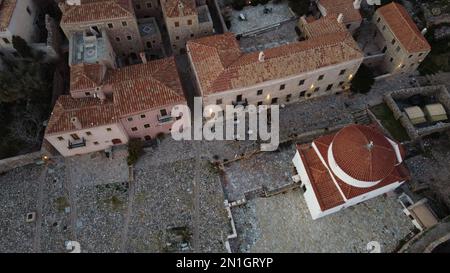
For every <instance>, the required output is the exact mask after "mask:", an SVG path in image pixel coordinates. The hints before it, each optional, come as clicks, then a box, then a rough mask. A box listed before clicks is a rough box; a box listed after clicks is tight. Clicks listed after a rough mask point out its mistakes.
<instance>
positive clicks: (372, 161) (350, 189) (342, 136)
mask: <svg viewBox="0 0 450 273" xmlns="http://www.w3.org/2000/svg"><path fill="white" fill-rule="evenodd" d="M404 157H405V151H404V149H403V148H402V146H401V144H400V143H398V142H396V141H394V140H391V139H389V138H388V137H386V136H384V134H383V133H382V131H381V130H380V129H379V128H378V127H377V126H376V125H370V126H364V125H350V126H347V127H345V128H343V129H341V130H340V131H338V132H337V133H335V134H330V135H325V136H322V137H320V138H318V139H316V140H314V141H313V142H312V143H311V144H304V145H297V152H296V154H295V156H294V159H293V160H292V162H293V163H294V166H295V169H296V171H297V173H298V177H300V181H301V186H302V188H303V191H304V196H305V200H306V203H307V205H308V208H309V211H310V213H311V216H312V218H313V219H317V218H320V217H323V216H325V215H328V214H331V213H334V212H337V211H339V210H341V209H344V208H346V207H349V206H352V205H355V204H358V203H360V202H362V201H365V200H368V199H370V198H374V197H376V196H378V195H382V194H384V193H387V192H389V191H392V190H394V189H395V188H397V187H398V186H400V185H401V184H402V183H404V182H405V181H407V180H408V179H409V172H408V170H407V169H406V167H405V166H404V164H403V159H404Z"/></svg>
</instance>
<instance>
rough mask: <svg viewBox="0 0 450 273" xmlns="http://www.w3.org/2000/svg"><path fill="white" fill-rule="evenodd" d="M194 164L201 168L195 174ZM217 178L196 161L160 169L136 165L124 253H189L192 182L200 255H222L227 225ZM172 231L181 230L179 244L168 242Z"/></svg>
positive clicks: (191, 219)
mask: <svg viewBox="0 0 450 273" xmlns="http://www.w3.org/2000/svg"><path fill="white" fill-rule="evenodd" d="M149 162H150V165H148V163H149ZM196 164H200V167H198V168H195V166H196ZM216 172H217V171H216V170H215V168H213V167H212V165H210V164H209V163H208V162H206V161H202V162H197V163H196V161H195V159H187V160H180V161H176V162H171V163H161V164H159V165H157V164H155V162H152V160H150V161H146V160H145V159H143V160H142V161H140V162H139V163H138V164H137V165H136V170H135V173H136V175H135V183H136V195H135V202H134V204H135V207H134V208H133V212H134V213H133V216H132V219H131V223H130V232H129V244H128V246H127V251H133V252H183V251H188V252H190V251H192V235H193V230H194V228H193V220H194V219H193V217H194V199H193V190H194V189H193V180H194V177H195V178H196V179H197V180H196V182H197V183H198V189H199V190H198V191H199V192H198V195H199V223H200V226H199V236H198V237H199V252H205V251H214V252H223V251H225V248H224V246H223V238H225V237H226V235H227V234H228V232H229V231H228V230H227V228H228V225H227V223H228V220H227V217H226V214H225V209H224V205H223V194H222V189H221V186H220V182H219V180H218V174H217V173H216ZM175 229H176V230H184V233H183V234H182V236H181V237H182V238H178V239H177V238H176V236H175V238H172V236H171V231H172V230H175ZM178 235H179V234H178ZM183 244H187V245H190V247H185V248H184V247H183V246H182V245H183ZM183 248H184V250H183Z"/></svg>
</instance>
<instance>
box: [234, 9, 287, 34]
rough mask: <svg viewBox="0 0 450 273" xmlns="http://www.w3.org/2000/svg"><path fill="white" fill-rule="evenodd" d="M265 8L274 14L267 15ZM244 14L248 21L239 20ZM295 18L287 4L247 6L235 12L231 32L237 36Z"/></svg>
mask: <svg viewBox="0 0 450 273" xmlns="http://www.w3.org/2000/svg"><path fill="white" fill-rule="evenodd" d="M264 7H267V8H268V9H272V12H270V13H268V14H265V13H264ZM240 14H244V16H245V17H246V18H247V21H241V20H239V15H240ZM293 16H295V15H294V14H292V13H291V11H290V10H289V8H288V4H287V2H281V3H279V4H273V3H272V2H269V3H268V4H267V5H264V6H263V5H258V6H256V7H254V6H246V7H244V8H243V9H242V10H240V11H238V10H233V13H232V16H231V28H230V31H231V32H234V33H236V34H242V33H245V32H248V31H252V30H255V29H259V28H264V27H267V26H270V25H274V24H277V23H280V22H282V21H285V20H287V19H289V18H291V17H293Z"/></svg>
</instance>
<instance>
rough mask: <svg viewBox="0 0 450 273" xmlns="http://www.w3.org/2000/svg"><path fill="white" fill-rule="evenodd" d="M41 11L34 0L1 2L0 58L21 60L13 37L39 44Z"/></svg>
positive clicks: (6, 0)
mask: <svg viewBox="0 0 450 273" xmlns="http://www.w3.org/2000/svg"><path fill="white" fill-rule="evenodd" d="M38 15H39V9H38V7H37V5H36V4H35V3H34V1H33V0H20V1H18V0H3V1H0V56H1V57H2V58H4V59H9V60H14V59H17V58H21V56H20V55H19V53H18V52H17V51H16V50H15V49H14V47H13V36H20V37H21V38H22V39H24V40H25V41H26V42H27V43H28V44H30V45H31V44H32V43H34V42H37V40H38V39H39V38H40V37H39V35H40V31H38V25H37V22H38Z"/></svg>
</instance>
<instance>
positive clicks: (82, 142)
mask: <svg viewBox="0 0 450 273" xmlns="http://www.w3.org/2000/svg"><path fill="white" fill-rule="evenodd" d="M143 61H144V63H142V64H137V65H130V66H127V67H124V68H120V69H109V68H107V67H106V65H103V64H86V63H80V64H76V65H73V66H72V67H71V78H70V86H71V95H63V96H60V97H59V98H58V100H57V102H56V105H55V107H54V109H53V112H52V114H51V116H50V120H49V123H48V126H47V128H46V132H45V137H44V138H45V139H46V140H47V141H48V142H49V143H50V144H51V145H52V146H53V147H54V148H55V149H56V150H58V152H59V153H61V154H62V155H63V156H73V155H78V154H85V153H90V152H95V151H102V150H105V149H108V148H110V147H113V146H116V145H122V144H126V143H127V142H128V141H129V139H132V138H141V139H143V140H151V139H152V138H155V137H156V136H158V135H159V134H167V133H169V132H170V130H171V126H172V124H173V122H174V118H173V117H172V116H171V111H172V108H173V107H174V106H176V105H180V104H183V105H185V104H186V99H185V97H184V93H183V89H182V87H181V83H180V79H179V76H178V71H177V68H176V65H175V59H174V58H173V57H172V58H166V59H160V60H155V61H151V62H146V61H145V59H144V60H143Z"/></svg>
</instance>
